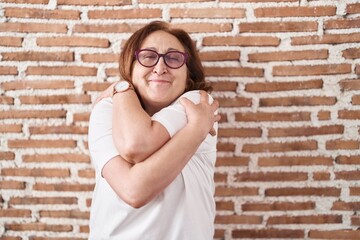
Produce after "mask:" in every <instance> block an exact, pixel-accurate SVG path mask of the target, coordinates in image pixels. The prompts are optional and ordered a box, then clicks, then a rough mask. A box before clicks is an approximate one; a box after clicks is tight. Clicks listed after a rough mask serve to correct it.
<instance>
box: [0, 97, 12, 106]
mask: <svg viewBox="0 0 360 240" xmlns="http://www.w3.org/2000/svg"><path fill="white" fill-rule="evenodd" d="M0 103H2V104H7V105H14V98H13V97H9V96H0Z"/></svg>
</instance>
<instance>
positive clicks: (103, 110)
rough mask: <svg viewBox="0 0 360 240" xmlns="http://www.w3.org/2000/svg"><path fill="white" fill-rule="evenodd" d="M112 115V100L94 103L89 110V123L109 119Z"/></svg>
mask: <svg viewBox="0 0 360 240" xmlns="http://www.w3.org/2000/svg"><path fill="white" fill-rule="evenodd" d="M111 113H112V98H110V97H109V98H103V99H101V100H100V101H99V102H98V103H96V104H95V105H94V107H93V109H92V110H91V114H90V123H91V122H93V121H98V120H101V119H104V118H106V117H108V116H110V117H111Z"/></svg>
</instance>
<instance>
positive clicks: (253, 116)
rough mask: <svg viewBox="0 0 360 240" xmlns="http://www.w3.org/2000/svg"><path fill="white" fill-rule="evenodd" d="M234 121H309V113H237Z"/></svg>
mask: <svg viewBox="0 0 360 240" xmlns="http://www.w3.org/2000/svg"><path fill="white" fill-rule="evenodd" d="M235 121H239V122H278V121H291V122H293V121H310V113H309V112H287V113H285V112H274V113H273V112H260V111H258V112H256V113H253V112H245V111H243V112H237V113H235Z"/></svg>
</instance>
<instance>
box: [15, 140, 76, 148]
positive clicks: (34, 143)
mask: <svg viewBox="0 0 360 240" xmlns="http://www.w3.org/2000/svg"><path fill="white" fill-rule="evenodd" d="M8 146H9V148H74V147H76V141H74V140H61V139H60V140H32V139H28V140H8Z"/></svg>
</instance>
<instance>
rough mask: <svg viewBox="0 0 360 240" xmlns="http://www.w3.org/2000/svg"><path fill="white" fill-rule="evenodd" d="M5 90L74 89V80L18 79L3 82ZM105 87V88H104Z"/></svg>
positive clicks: (2, 85)
mask: <svg viewBox="0 0 360 240" xmlns="http://www.w3.org/2000/svg"><path fill="white" fill-rule="evenodd" d="M1 87H2V88H3V89H4V90H20V89H74V88H75V85H74V81H69V80H29V81H28V80H18V81H11V82H4V83H2V84H1ZM104 89H105V88H104Z"/></svg>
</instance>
